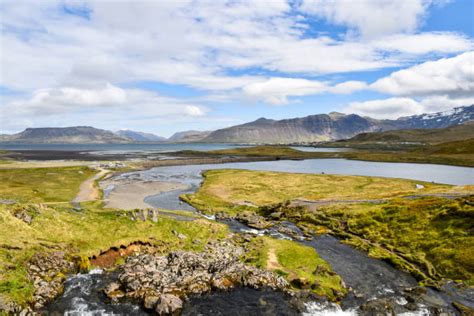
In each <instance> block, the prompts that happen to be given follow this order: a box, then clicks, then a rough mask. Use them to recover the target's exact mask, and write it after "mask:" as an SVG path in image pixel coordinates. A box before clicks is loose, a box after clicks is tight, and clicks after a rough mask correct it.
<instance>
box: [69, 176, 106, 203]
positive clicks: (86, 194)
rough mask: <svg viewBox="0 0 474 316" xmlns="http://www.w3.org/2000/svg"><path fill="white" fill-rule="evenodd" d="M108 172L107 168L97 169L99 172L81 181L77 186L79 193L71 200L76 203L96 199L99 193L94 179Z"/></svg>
mask: <svg viewBox="0 0 474 316" xmlns="http://www.w3.org/2000/svg"><path fill="white" fill-rule="evenodd" d="M109 172H110V171H109V170H105V169H99V173H97V174H96V175H94V176H93V177H91V178H89V179H87V180H86V181H84V182H82V183H81V186H80V187H79V193H78V194H77V195H76V197H75V198H74V200H72V202H76V203H78V202H86V201H95V200H98V199H99V197H100V194H99V189H98V188H97V187H96V186H95V181H96V180H97V179H99V178H101V177H103V176H105V175H106V174H107V173H109Z"/></svg>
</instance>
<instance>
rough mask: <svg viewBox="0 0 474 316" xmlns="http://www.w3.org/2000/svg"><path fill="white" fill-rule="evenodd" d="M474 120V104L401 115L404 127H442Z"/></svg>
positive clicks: (400, 120) (400, 119)
mask: <svg viewBox="0 0 474 316" xmlns="http://www.w3.org/2000/svg"><path fill="white" fill-rule="evenodd" d="M471 120H474V104H473V105H470V106H464V107H457V108H454V109H452V110H449V111H444V112H437V113H429V114H421V115H413V116H406V117H401V118H399V119H398V120H397V121H399V122H403V124H402V125H403V126H404V128H443V127H448V126H453V125H459V124H462V123H464V122H467V121H471Z"/></svg>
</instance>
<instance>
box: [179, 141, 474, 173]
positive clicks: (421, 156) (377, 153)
mask: <svg viewBox="0 0 474 316" xmlns="http://www.w3.org/2000/svg"><path fill="white" fill-rule="evenodd" d="M337 144H338V143H332V145H334V146H336V145H337ZM340 146H341V147H343V144H341V145H340ZM354 146H355V147H357V146H356V145H354ZM442 146H443V144H438V145H425V146H423V147H420V146H413V145H409V146H400V145H398V144H390V143H387V144H369V145H366V144H363V145H362V146H361V150H357V151H347V152H304V151H300V150H297V149H293V148H291V147H287V146H255V147H243V148H232V149H224V150H214V151H208V152H197V151H182V152H179V153H177V154H179V155H180V156H187V157H196V156H197V157H203V156H208V157H223V156H236V157H255V158H271V159H325V158H344V159H352V160H364V161H382V162H411V163H432V164H445V165H455V166H467V167H474V155H472V150H473V149H472V140H463V141H456V142H452V143H444V147H442ZM347 147H350V146H349V145H348V146H347ZM456 148H464V149H463V150H462V151H461V152H460V151H459V149H456ZM175 154H176V153H175Z"/></svg>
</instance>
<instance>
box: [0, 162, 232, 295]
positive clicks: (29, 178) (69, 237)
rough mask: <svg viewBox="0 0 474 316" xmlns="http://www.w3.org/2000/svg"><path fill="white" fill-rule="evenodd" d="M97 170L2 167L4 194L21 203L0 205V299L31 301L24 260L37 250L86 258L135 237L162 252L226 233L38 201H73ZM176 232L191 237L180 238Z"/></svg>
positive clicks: (210, 225)
mask: <svg viewBox="0 0 474 316" xmlns="http://www.w3.org/2000/svg"><path fill="white" fill-rule="evenodd" d="M93 174H95V172H94V171H92V170H90V169H88V168H86V167H64V168H37V169H14V170H0V192H1V196H0V198H1V199H15V200H17V201H21V202H22V203H17V204H13V205H7V204H3V205H2V204H0V227H1V229H0V298H3V299H5V300H7V301H8V300H14V301H15V302H17V303H20V304H24V303H26V302H28V301H29V300H30V299H31V297H32V294H33V292H32V291H33V287H32V284H31V281H30V280H29V278H28V274H27V271H26V263H27V262H28V260H30V258H31V257H32V256H33V254H34V253H36V252H50V251H53V250H62V251H65V252H66V253H68V254H69V255H70V256H71V257H74V256H78V257H83V258H87V257H89V256H92V255H98V254H99V253H101V252H102V251H105V250H107V249H109V248H111V247H120V246H121V245H129V244H130V243H132V242H137V241H140V242H148V243H150V244H152V245H155V246H156V247H157V249H161V250H162V251H167V250H170V249H178V248H179V249H195V250H199V249H201V248H202V247H203V246H204V245H205V244H206V242H207V241H208V240H209V239H216V238H222V237H224V236H226V234H227V229H226V227H225V226H224V225H220V224H217V223H214V222H210V221H207V220H202V219H199V220H194V221H192V222H179V221H176V220H172V219H168V218H165V217H160V218H159V219H158V222H157V223H153V222H150V221H147V222H142V221H132V220H130V219H129V217H127V216H124V214H125V212H124V211H119V210H110V209H108V210H104V209H103V208H102V205H101V202H88V203H83V204H82V210H81V211H74V210H72V209H71V207H70V206H69V205H68V203H62V204H55V203H52V204H50V205H49V206H46V205H45V204H38V203H42V202H51V201H52V202H62V201H66V202H67V201H70V200H71V199H72V198H73V197H74V196H75V195H76V193H77V192H78V189H79V185H80V184H81V183H82V181H84V180H85V179H87V178H88V177H90V176H91V175H93ZM19 213H26V214H28V215H29V216H31V218H32V222H31V224H28V223H26V222H25V221H23V220H21V219H20V218H18V217H17V215H18V214H19ZM105 228H106V229H105ZM173 231H174V233H173ZM178 233H179V234H184V235H185V236H192V237H193V238H186V239H180V238H178V237H177V236H176V235H177V234H178ZM193 241H195V242H193ZM55 277H56V276H55ZM58 277H61V278H64V276H58Z"/></svg>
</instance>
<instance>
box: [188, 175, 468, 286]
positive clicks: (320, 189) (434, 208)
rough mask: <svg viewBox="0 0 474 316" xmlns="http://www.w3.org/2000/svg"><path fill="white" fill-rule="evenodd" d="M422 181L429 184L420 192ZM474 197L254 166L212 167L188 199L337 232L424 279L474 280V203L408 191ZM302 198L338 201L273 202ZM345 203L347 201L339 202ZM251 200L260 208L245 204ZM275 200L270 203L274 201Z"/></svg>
mask: <svg viewBox="0 0 474 316" xmlns="http://www.w3.org/2000/svg"><path fill="white" fill-rule="evenodd" d="M415 183H421V184H423V185H424V186H425V188H424V189H416V188H415ZM448 192H450V193H463V194H467V195H469V194H471V196H472V194H474V188H473V186H465V187H452V186H448V185H437V184H430V183H423V182H415V181H410V180H401V179H384V178H373V177H346V176H344V177H343V176H331V175H304V174H287V173H276V172H258V171H246V170H212V171H208V172H207V173H206V174H205V181H204V183H203V185H202V187H201V189H200V190H199V191H198V192H197V193H195V194H192V195H187V196H185V197H184V199H185V200H187V201H189V202H190V203H191V204H192V205H194V206H195V207H197V208H198V209H200V210H202V211H204V212H211V213H212V212H228V213H231V214H236V213H237V212H241V211H243V210H247V211H253V212H257V213H260V215H263V216H267V215H268V214H269V213H272V212H275V211H278V212H281V213H282V219H288V220H291V221H293V222H296V223H297V224H298V225H299V226H300V227H301V228H303V229H304V230H307V231H311V232H329V233H332V234H334V235H337V236H338V237H341V238H343V239H345V242H347V243H349V244H352V245H354V246H356V247H358V248H361V249H364V250H366V251H367V252H368V253H369V255H370V256H372V257H376V258H380V259H383V260H386V261H389V262H391V263H392V264H393V265H395V266H396V267H398V268H400V269H402V270H406V271H409V272H411V273H412V274H413V275H414V276H416V277H417V278H418V279H419V280H420V281H423V282H425V283H430V284H434V283H435V282H438V281H441V280H442V279H444V278H446V279H451V280H460V281H463V282H465V283H466V284H470V285H472V284H474V265H473V264H472V262H474V237H473V236H472V230H473V229H474V207H473V205H474V200H473V199H472V197H471V198H467V199H466V198H459V199H457V200H450V199H444V198H440V197H423V198H414V199H403V198H402V197H403V196H405V195H413V194H421V195H423V194H439V193H448ZM296 198H305V199H315V200H316V199H317V200H336V202H335V203H334V204H331V205H325V206H323V207H320V208H318V209H316V210H312V211H311V210H309V209H306V208H302V207H288V206H281V205H280V206H271V205H275V203H283V202H285V201H288V200H293V199H296ZM380 198H390V199H388V200H386V201H385V202H384V203H382V204H370V203H356V204H344V203H341V202H342V201H343V200H345V199H350V200H353V199H380ZM338 200H342V201H338ZM242 201H246V202H251V203H253V204H255V205H257V206H260V207H259V208H256V207H248V206H245V205H242V203H241V202H242ZM269 205H270V206H269Z"/></svg>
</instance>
